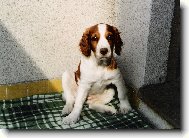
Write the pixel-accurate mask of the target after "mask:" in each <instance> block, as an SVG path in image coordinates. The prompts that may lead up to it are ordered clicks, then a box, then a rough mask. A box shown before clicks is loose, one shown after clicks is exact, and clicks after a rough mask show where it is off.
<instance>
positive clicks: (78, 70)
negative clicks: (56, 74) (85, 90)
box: [75, 61, 81, 85]
mask: <svg viewBox="0 0 189 138" xmlns="http://www.w3.org/2000/svg"><path fill="white" fill-rule="evenodd" d="M80 65H81V61H80V62H79V65H78V69H77V71H76V72H75V82H76V84H77V85H78V83H77V82H78V80H79V79H80V75H81V72H80Z"/></svg>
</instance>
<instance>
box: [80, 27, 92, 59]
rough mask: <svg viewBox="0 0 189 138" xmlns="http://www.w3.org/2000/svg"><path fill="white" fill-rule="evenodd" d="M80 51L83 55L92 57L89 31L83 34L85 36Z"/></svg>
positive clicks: (81, 41)
mask: <svg viewBox="0 0 189 138" xmlns="http://www.w3.org/2000/svg"><path fill="white" fill-rule="evenodd" d="M79 46H80V50H81V52H82V54H83V55H85V56H86V57H89V56H90V55H91V48H90V45H89V29H86V31H85V32H84V33H83V36H82V38H81V40H80V42H79Z"/></svg>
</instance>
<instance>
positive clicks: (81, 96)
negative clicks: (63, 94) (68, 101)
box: [62, 84, 90, 124]
mask: <svg viewBox="0 0 189 138" xmlns="http://www.w3.org/2000/svg"><path fill="white" fill-rule="evenodd" d="M89 89H90V87H89V85H88V86H86V85H82V84H80V85H79V86H78V90H77V95H76V99H75V104H74V108H73V110H72V112H71V113H70V114H69V115H68V116H66V117H65V118H63V120H62V123H63V124H73V123H76V121H77V120H78V119H79V117H80V113H81V110H82V107H83V104H84V102H85V100H86V98H87V95H88V91H89Z"/></svg>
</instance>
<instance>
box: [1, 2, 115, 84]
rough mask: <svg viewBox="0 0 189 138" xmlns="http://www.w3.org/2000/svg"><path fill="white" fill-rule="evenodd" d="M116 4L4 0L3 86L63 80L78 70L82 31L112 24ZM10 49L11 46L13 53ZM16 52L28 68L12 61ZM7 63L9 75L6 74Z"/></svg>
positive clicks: (2, 18)
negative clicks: (46, 80)
mask: <svg viewBox="0 0 189 138" xmlns="http://www.w3.org/2000/svg"><path fill="white" fill-rule="evenodd" d="M113 3H114V0H32V1H25V0H18V1H15V0H3V1H2V2H1V3H0V7H1V8H0V23H1V32H0V33H1V36H4V38H1V52H2V51H4V52H2V53H0V54H1V56H0V57H1V63H0V64H1V67H0V74H1V75H2V76H3V77H2V76H1V77H0V84H4V83H16V82H22V81H30V80H38V79H46V78H48V79H51V78H56V77H60V76H61V74H62V72H63V71H64V70H65V69H69V70H75V69H76V66H77V64H78V61H79V56H80V53H79V49H78V43H79V40H80V38H81V36H82V33H83V31H84V30H85V28H86V27H89V26H91V25H94V24H96V23H101V22H105V23H109V24H113V22H114V14H113V13H114V6H113V5H114V4H113ZM5 30H6V32H5ZM7 35H8V36H7ZM9 39H11V44H10V42H9ZM8 43H9V44H8ZM8 47H9V48H10V47H12V48H10V54H9V53H8V50H7V49H9V48H8ZM15 51H16V52H17V53H19V54H18V55H17V58H18V59H19V58H20V56H23V55H24V56H23V57H22V58H20V59H19V60H23V62H27V63H28V65H26V64H25V65H26V66H25V65H23V66H24V68H25V69H21V68H23V66H19V65H20V64H21V63H20V61H19V60H16V62H12V61H11V60H12V59H15V54H16V53H15ZM3 54H4V55H3ZM5 56H6V57H7V58H4V57H5ZM3 58H4V59H3ZM26 59H28V60H26ZM2 64H3V65H2ZM5 64H6V65H5ZM7 64H9V67H10V68H9V70H10V71H9V72H10V73H7V74H6V73H5V72H6V71H7V69H6V68H5V66H7V68H8V65H7ZM14 64H15V65H14ZM31 64H33V65H31ZM33 66H35V67H33ZM17 67H18V69H16V71H15V68H17ZM29 68H33V69H32V71H31V70H30V69H29ZM13 72H16V73H13ZM18 72H20V73H18ZM36 72H40V73H36ZM39 74H40V75H39ZM18 75H20V76H19V77H17V76H18ZM21 76H23V77H21ZM18 78H19V79H18Z"/></svg>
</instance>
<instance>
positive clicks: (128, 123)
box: [0, 94, 154, 129]
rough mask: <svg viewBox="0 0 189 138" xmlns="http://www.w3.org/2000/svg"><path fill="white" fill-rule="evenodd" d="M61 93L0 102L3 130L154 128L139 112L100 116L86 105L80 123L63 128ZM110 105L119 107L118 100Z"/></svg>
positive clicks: (0, 120)
mask: <svg viewBox="0 0 189 138" xmlns="http://www.w3.org/2000/svg"><path fill="white" fill-rule="evenodd" d="M64 104H65V103H64V102H63V101H62V98H61V94H46V95H33V96H31V97H26V98H21V99H16V100H2V101H0V128H6V129H125V128H127V129H153V128H154V127H153V126H152V125H151V124H150V123H149V122H148V121H147V120H146V119H145V118H143V116H142V115H141V114H140V113H139V112H137V111H136V110H134V109H133V110H131V111H130V112H128V113H127V114H125V115H124V114H116V115H111V114H107V113H99V112H96V111H94V110H91V109H89V108H88V105H86V104H85V105H84V107H83V110H82V113H81V116H80V120H79V121H78V122H77V123H76V124H73V125H61V120H62V115H61V113H62V109H63V106H64ZM110 104H112V105H113V106H115V107H116V108H118V104H119V102H118V100H115V99H114V100H113V101H112V102H111V103H110Z"/></svg>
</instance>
